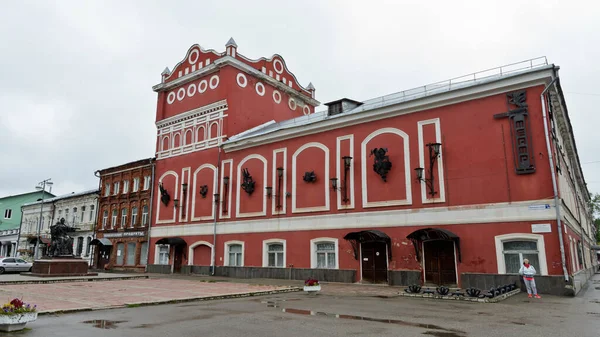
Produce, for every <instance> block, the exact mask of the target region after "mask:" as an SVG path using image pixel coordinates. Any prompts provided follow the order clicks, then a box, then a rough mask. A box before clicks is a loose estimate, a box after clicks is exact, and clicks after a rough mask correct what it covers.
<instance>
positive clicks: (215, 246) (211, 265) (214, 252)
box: [210, 144, 231, 276]
mask: <svg viewBox="0 0 600 337" xmlns="http://www.w3.org/2000/svg"><path fill="white" fill-rule="evenodd" d="M222 149H223V144H221V145H220V146H219V156H218V158H217V188H218V187H219V173H220V172H219V171H220V169H221V151H222ZM215 201H216V200H215ZM220 202H221V195H219V201H216V202H215V218H214V221H213V253H212V254H211V255H212V257H211V261H210V269H211V271H210V275H211V276H215V269H216V259H217V216H218V215H219V203H220ZM230 212H231V211H230Z"/></svg>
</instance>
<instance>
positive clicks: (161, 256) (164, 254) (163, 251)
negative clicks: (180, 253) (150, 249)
mask: <svg viewBox="0 0 600 337" xmlns="http://www.w3.org/2000/svg"><path fill="white" fill-rule="evenodd" d="M158 264H169V246H160V247H159V249H158Z"/></svg>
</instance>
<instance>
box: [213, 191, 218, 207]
mask: <svg viewBox="0 0 600 337" xmlns="http://www.w3.org/2000/svg"><path fill="white" fill-rule="evenodd" d="M213 196H214V197H215V204H218V203H219V193H215V194H213Z"/></svg>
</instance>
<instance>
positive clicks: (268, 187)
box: [265, 186, 273, 199]
mask: <svg viewBox="0 0 600 337" xmlns="http://www.w3.org/2000/svg"><path fill="white" fill-rule="evenodd" d="M265 190H267V198H269V199H271V195H273V187H271V186H267V187H265Z"/></svg>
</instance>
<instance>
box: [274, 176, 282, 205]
mask: <svg viewBox="0 0 600 337" xmlns="http://www.w3.org/2000/svg"><path fill="white" fill-rule="evenodd" d="M282 185H283V167H278V168H277V204H276V205H275V208H276V209H280V208H281V186H282Z"/></svg>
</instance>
